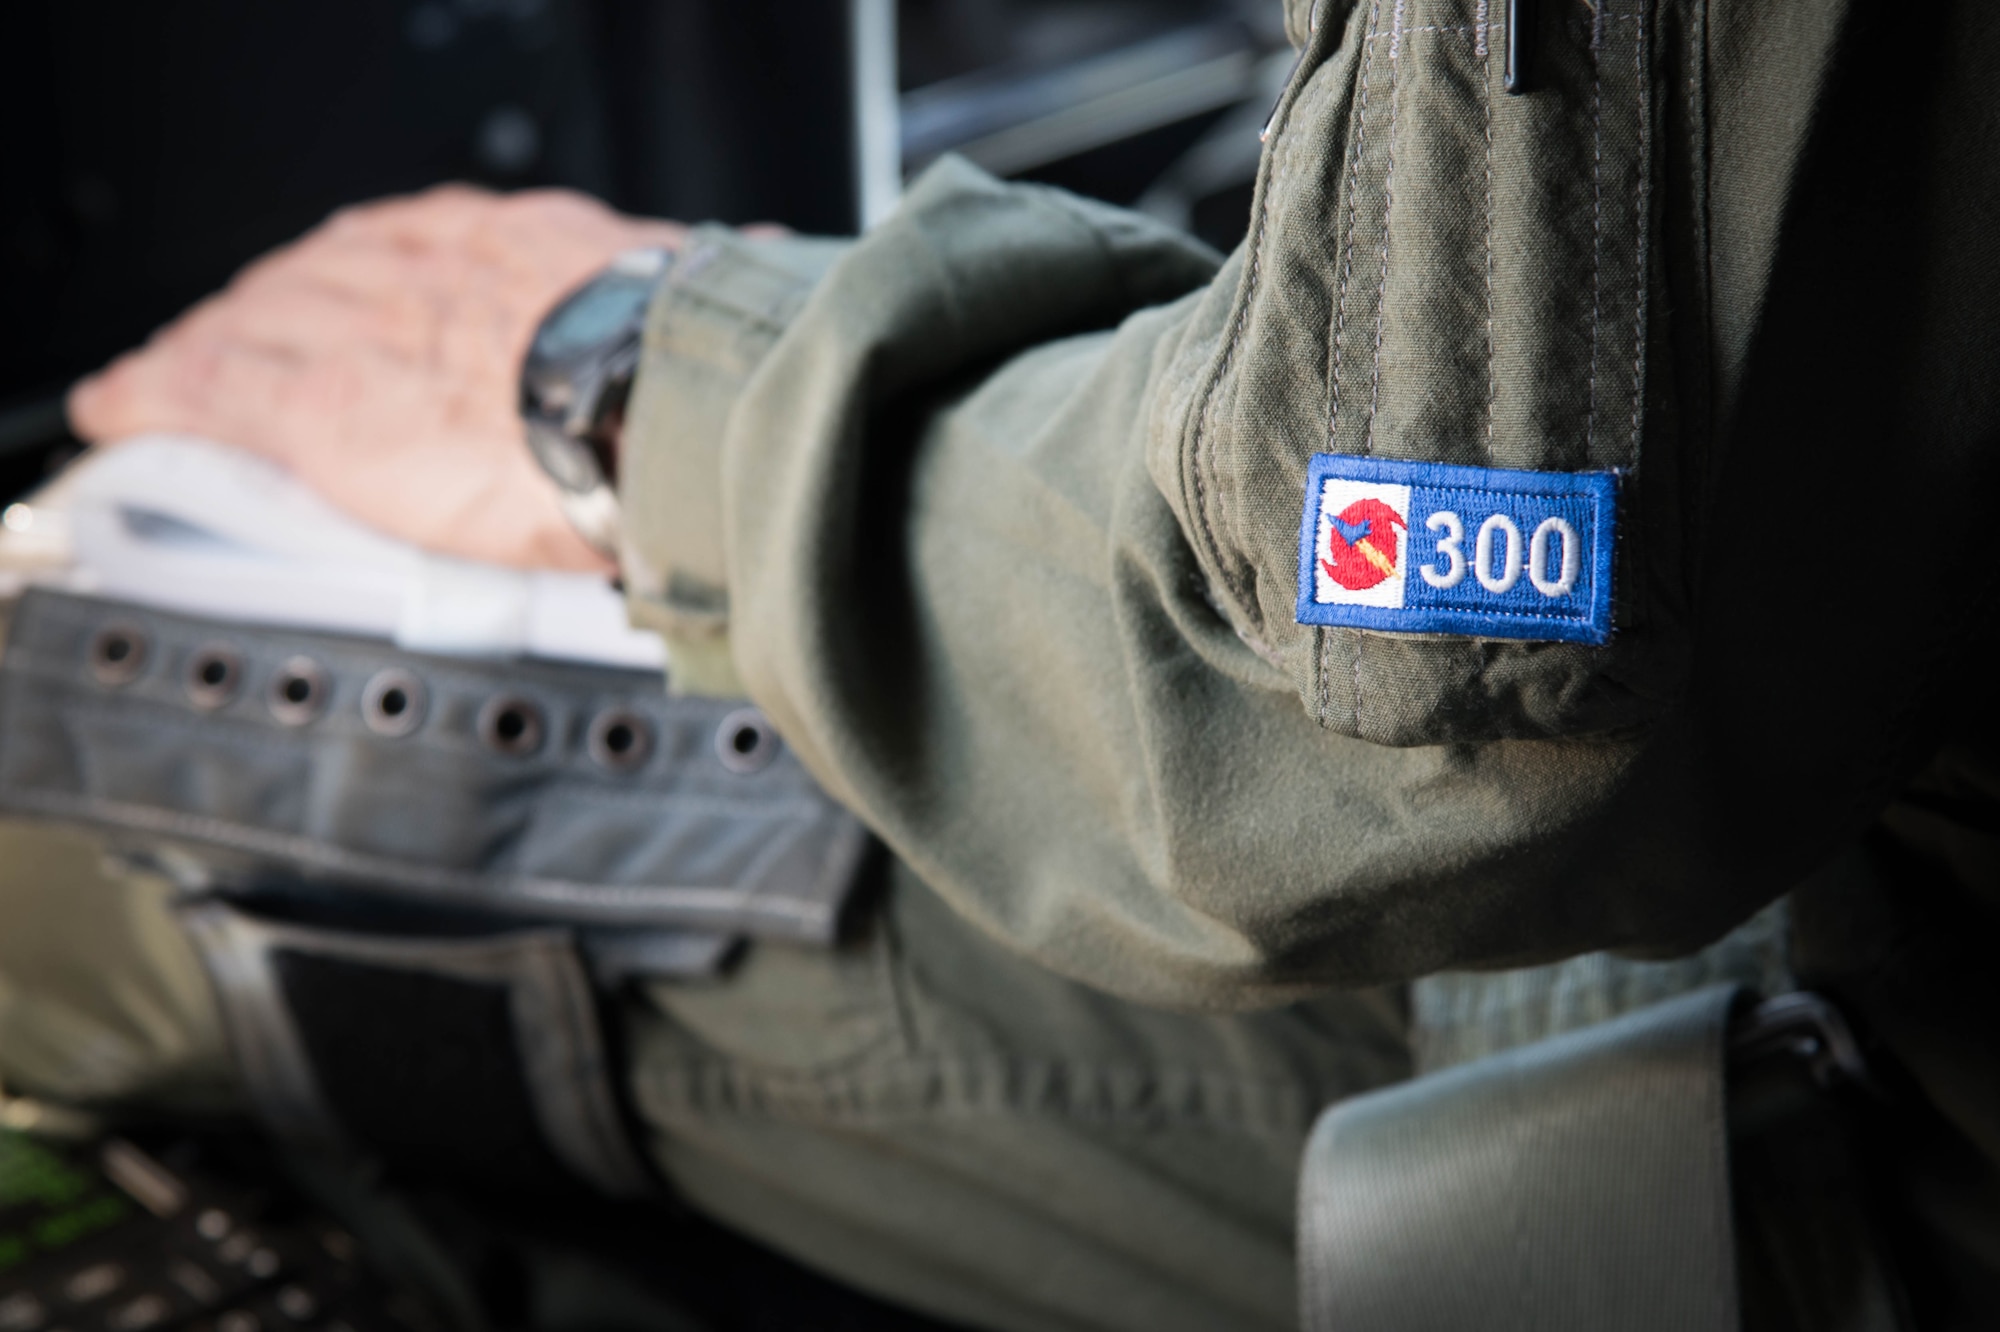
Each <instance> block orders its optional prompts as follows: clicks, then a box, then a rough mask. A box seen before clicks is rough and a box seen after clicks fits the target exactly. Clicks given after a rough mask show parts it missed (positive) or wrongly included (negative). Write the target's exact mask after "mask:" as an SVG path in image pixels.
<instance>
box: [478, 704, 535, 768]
mask: <svg viewBox="0 0 2000 1332" xmlns="http://www.w3.org/2000/svg"><path fill="white" fill-rule="evenodd" d="M544 729H545V728H544V726H543V724H542V710H541V709H540V708H539V707H537V706H536V705H535V704H533V703H531V702H530V701H528V700H527V699H525V698H519V697H516V696H514V695H509V694H502V695H500V696H499V697H498V698H494V699H490V700H488V701H487V704H486V706H485V707H483V708H481V709H480V710H479V738H480V740H482V741H484V742H485V745H486V747H487V748H488V749H490V750H492V751H493V752H494V753H496V754H505V755H507V756H508V757H509V758H526V757H527V756H528V755H530V754H532V753H534V752H535V751H536V750H538V749H540V748H541V747H542V733H543V730H544Z"/></svg>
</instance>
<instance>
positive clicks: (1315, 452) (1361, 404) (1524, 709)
mask: <svg viewBox="0 0 2000 1332" xmlns="http://www.w3.org/2000/svg"><path fill="white" fill-rule="evenodd" d="M1325 8H1326V9H1327V10H1328V11H1332V10H1334V9H1335V6H1333V5H1331V4H1329V5H1327V6H1325ZM1523 8H1528V7H1527V6H1523ZM1536 8H1539V9H1541V10H1542V15H1541V19H1540V23H1539V30H1538V32H1537V33H1536V34H1535V36H1534V39H1533V42H1532V46H1533V65H1532V80H1531V82H1530V83H1529V85H1528V88H1527V90H1526V91H1525V92H1523V93H1521V94H1520V95H1511V94H1509V93H1507V92H1506V91H1504V90H1503V77H1504V75H1503V67H1504V63H1505V54H1504V53H1505V49H1506V41H1507V33H1506V26H1505V24H1506V15H1505V9H1506V6H1504V5H1503V4H1501V3H1499V0H1492V3H1488V0H1361V2H1360V3H1358V4H1356V5H1354V6H1352V8H1351V9H1349V10H1347V11H1346V12H1345V13H1344V14H1341V13H1335V12H1325V13H1322V14H1321V15H1320V17H1319V30H1318V31H1317V32H1316V33H1315V34H1314V35H1313V38H1312V43H1313V44H1312V45H1311V46H1310V47H1309V48H1308V51H1307V54H1306V57H1305V59H1304V60H1303V61H1302V63H1301V70H1300V73H1299V74H1298V75H1297V76H1296V77H1295V80H1294V86H1293V87H1292V88H1291V89H1290V90H1288V92H1287V95H1286V97H1285V99H1284V100H1283V101H1282V102H1281V103H1280V106H1279V108H1278V111H1277V113H1276V115H1275V117H1274V120H1273V127H1272V132H1271V137H1270V147H1269V149H1268V151H1267V155H1266V161H1265V164H1264V170H1263V180H1262V182H1261V183H1260V191H1259V201H1258V205H1257V212H1256V215H1255V216H1254V218H1253V222H1252V230H1251V236H1250V240H1249V242H1248V245H1249V250H1248V254H1247V256H1246V260H1245V264H1244V277H1243V280H1242V283H1241V285H1240V288H1239V292H1238V296H1237V301H1238V306H1237V311H1236V315H1235V318H1234V319H1233V320H1232V327H1231V330H1230V332H1229V335H1228V337H1227V338H1226V340H1225V341H1224V344H1223V345H1222V347H1221V348H1220V349H1219V350H1218V351H1217V353H1216V354H1215V360H1214V364H1215V366H1216V367H1217V369H1215V371H1214V372H1213V375H1212V378H1211V381H1210V386H1209V389H1208V391H1207V395H1206V397H1205V398H1203V399H1202V400H1200V401H1198V402H1197V404H1196V413H1195V415H1196V418H1197V420H1196V424H1195V426H1194V428H1193V429H1191V430H1190V431H1189V432H1188V433H1187V435H1186V437H1185V443H1184V447H1185V448H1186V449H1188V450H1189V451H1190V453H1189V456H1188V458H1187V460H1186V464H1185V470H1186V472H1187V473H1188V475H1189V477H1190V478H1191V485H1190V486H1189V490H1190V492H1191V494H1190V506H1191V507H1192V508H1193V509H1194V510H1195V517H1196V522H1195V523H1193V524H1191V526H1192V527H1194V529H1195V537H1196V540H1197V544H1198V545H1203V544H1209V543H1212V544H1209V548H1208V549H1206V550H1205V551H1204V552H1203V553H1204V554H1205V555H1206V556H1207V559H1208V561H1209V563H1210V564H1211V568H1212V570H1213V573H1214V575H1215V577H1214V579H1213V581H1214V582H1215V583H1217V584H1219V586H1218V587H1217V591H1218V592H1219V593H1221V594H1222V595H1221V596H1219V597H1218V600H1220V601H1222V602H1224V603H1225V605H1226V606H1227V607H1228V609H1229V610H1230V611H1231V612H1233V616H1232V618H1235V617H1240V621H1241V627H1242V628H1243V630H1244V632H1245V633H1246V636H1247V637H1250V638H1252V640H1253V641H1254V642H1258V643H1260V644H1262V645H1264V646H1266V647H1267V648H1268V649H1269V653H1268V655H1270V656H1272V657H1273V658H1274V659H1277V660H1280V661H1282V662H1283V663H1284V664H1285V665H1286V666H1287V667H1288V668H1289V669H1290V671H1291V674H1292V675H1293V677H1294V679H1295V681H1296V683H1297V684H1298V686H1299V689H1300V692H1301V695H1302V697H1303V699H1304V700H1305V702H1306V705H1307V707H1308V709H1309V711H1311V712H1312V713H1313V715H1314V716H1315V717H1316V718H1317V719H1318V720H1319V721H1320V723H1321V724H1322V725H1324V726H1326V727H1328V728H1330V729H1333V730H1336V731H1340V732H1344V733H1346V734H1349V735H1354V736H1358V737H1360V738H1363V739H1368V740H1373V741H1376V742H1379V743H1384V744H1392V745H1413V744H1437V743H1453V742H1467V741H1484V740H1491V739H1499V738H1509V737H1549V736H1573V735H1583V734H1589V733H1593V732H1607V731H1622V730H1625V729H1627V728H1630V727H1632V726H1634V725H1638V724H1642V723H1644V722H1645V721H1646V720H1647V719H1649V718H1650V716H1651V715H1652V714H1653V712H1654V710H1655V708H1656V706H1657V703H1658V700H1659V699H1660V698H1661V697H1663V696H1664V695H1665V694H1667V693H1668V692H1670V690H1671V688H1672V682H1673V679H1674V676H1675V672H1676V669H1677V668H1676V666H1675V664H1674V663H1675V661H1676V660H1677V654H1676V652H1675V651H1674V650H1673V649H1672V648H1671V647H1670V646H1665V645H1663V641H1662V639H1661V638H1660V636H1659V635H1657V634H1655V633H1654V632H1653V631H1654V630H1655V629H1656V628H1658V624H1657V623H1656V622H1657V621H1658V620H1659V618H1660V613H1659V610H1658V608H1657V607H1655V606H1653V605H1651V604H1650V599H1651V598H1652V597H1653V595H1654V593H1655V591H1656V590H1657V589H1656V587H1655V584H1662V583H1663V584H1665V585H1667V586H1669V587H1671V586H1673V585H1675V584H1676V582H1677V579H1676V578H1675V576H1674V575H1673V574H1672V573H1669V574H1668V576H1667V577H1666V578H1664V579H1662V578H1661V577H1660V572H1659V570H1658V569H1656V568H1653V567H1649V562H1650V561H1652V560H1654V559H1655V558H1656V557H1657V554H1658V552H1657V551H1654V550H1652V549H1650V548H1649V546H1648V545H1647V539H1646V537H1645V534H1646V533H1648V532H1650V531H1652V530H1655V529H1658V528H1659V527H1661V526H1662V525H1663V524H1665V525H1671V523H1672V522H1673V521H1674V518H1673V514H1672V512H1671V507H1672V503H1673V494H1674V486H1673V485H1672V484H1666V485H1656V484H1654V478H1653V476H1652V475H1651V473H1653V472H1655V471H1669V470H1670V468H1671V464H1670V465H1669V467H1665V468H1663V467H1660V466H1657V465H1655V464H1654V462H1653V458H1652V454H1653V453H1655V452H1658V451H1660V450H1661V448H1662V445H1663V443H1664V441H1663V439H1662V438H1661V431H1662V430H1663V429H1666V428H1668V426H1667V425H1665V424H1663V422H1662V421H1661V419H1660V417H1661V413H1659V412H1658V411H1657V410H1656V409H1655V399H1656V397H1657V394H1656V393H1655V392H1654V391H1653V390H1652V389H1650V388H1649V384H1652V383H1653V382H1654V374H1653V371H1654V367H1652V366H1650V365H1649V361H1648V351H1649V347H1650V346H1651V345H1652V343H1653V341H1654V340H1653V339H1651V338H1649V336H1648V328H1649V321H1650V320H1651V319H1652V318H1653V309H1652V306H1653V302H1652V300H1651V285H1652V282H1653V278H1654V274H1655V258H1656V256H1655V247H1654V244H1653V234H1654V232H1655V230H1656V226H1655V217H1656V213H1657V211H1658V209H1657V207H1656V193H1657V191H1656V189H1655V185H1654V176H1655V171H1654V160H1655V153H1654V143H1655V139H1656V138H1657V134H1656V132H1655V122H1656V120H1657V119H1658V115H1657V111H1656V106H1655V103H1656V101H1657V100H1658V99H1657V97H1656V93H1655V72H1654V69H1653V60H1652V46H1653V39H1652V35H1651V29H1652V27H1653V25H1654V17H1653V12H1652V10H1653V0H1598V3H1597V4H1596V5H1595V6H1594V7H1593V6H1591V5H1588V4H1584V3H1569V4H1551V3H1544V4H1542V5H1540V6H1536ZM1343 19H1344V22H1343ZM1642 444H1644V445H1647V447H1645V448H1642ZM1666 447H1667V449H1668V450H1671V445H1670V444H1666ZM1324 455H1335V456H1337V457H1346V458H1360V459H1380V460H1394V461H1408V462H1415V463H1438V464H1449V465H1455V466H1458V467H1470V468H1480V469H1494V470H1496V471H1500V472H1517V471H1525V472H1535V473H1544V474H1561V473H1579V472H1590V473H1597V474H1600V475H1602V476H1605V477H1607V478H1610V479H1609V480H1608V481H1607V482H1606V483H1605V485H1606V486H1607V487H1608V488H1609V487H1615V494H1616V504H1617V514H1616V522H1615V523H1610V524H1607V525H1606V527H1605V529H1604V540H1605V542H1606V543H1607V544H1611V545H1615V553H1613V554H1607V556H1606V558H1607V560H1609V562H1610V567H1611V583H1612V595H1611V599H1610V610H1609V616H1610V626H1611V629H1612V631H1611V632H1609V633H1608V635H1603V636H1602V637H1604V638H1605V641H1602V642H1561V641H1537V639H1536V636H1535V635H1533V634H1532V633H1521V634H1514V635H1504V636H1503V635H1501V634H1497V633H1496V634H1491V635H1481V634H1479V633H1477V632H1473V633H1467V634H1444V633H1437V632H1434V631H1430V630H1428V629H1426V628H1425V627H1424V626H1423V624H1422V623H1421V622H1418V623H1413V624H1412V625H1411V627H1410V628H1409V629H1407V630H1402V629H1397V628H1395V627H1393V626H1394V624H1395V623H1396V621H1395V617H1394V616H1385V617H1377V618H1378V619H1379V620H1381V621H1382V622H1383V623H1384V625H1386V626H1388V627H1373V628H1359V627H1352V626H1343V625H1329V624H1323V623H1313V624H1305V623H1301V620H1303V619H1306V618H1308V617H1306V616H1305V615H1303V614H1301V612H1300V611H1299V606H1300V605H1301V604H1302V601H1301V591H1300V582H1301V580H1302V578H1303V577H1304V575H1305V573H1306V572H1310V570H1311V568H1312V567H1313V566H1312V564H1311V562H1309V561H1306V560H1303V559H1302V558H1301V555H1300V549H1301V540H1302V538H1301V535H1300V532H1301V503H1302V502H1304V503H1308V504H1309V503H1311V502H1312V498H1313V497H1308V496H1306V494H1305V492H1306V489H1307V484H1308V483H1307V473H1308V469H1309V467H1310V466H1311V465H1312V460H1313V459H1314V457H1315V456H1324ZM1668 479H1669V480H1670V481H1671V477H1669V478H1668ZM1663 505H1664V506H1666V507H1665V508H1663V507H1662V506H1663ZM1481 516H1482V515H1481V514H1468V515H1466V516H1465V521H1466V523H1467V534H1468V537H1467V542H1466V550H1467V551H1468V552H1470V551H1471V549H1472V545H1471V541H1470V532H1471V530H1472V529H1473V528H1474V527H1476V526H1477V525H1478V522H1479V520H1480V518H1481ZM1399 517H1401V516H1399ZM1410 521H1411V523H1412V526H1411V529H1410V530H1411V532H1412V538H1411V539H1410V540H1409V541H1408V542H1407V549H1406V552H1405V553H1406V554H1408V555H1415V554H1416V551H1417V547H1418V545H1419V544H1420V542H1419V540H1418V538H1419V537H1421V535H1422V534H1421V533H1420V532H1418V531H1417V528H1416V526H1415V523H1416V519H1415V518H1414V517H1413V518H1411V519H1410ZM1509 521H1512V519H1509ZM1522 535H1523V540H1522V541H1521V542H1519V543H1517V544H1518V546H1519V553H1520V554H1521V559H1520V560H1517V561H1516V563H1518V564H1522V565H1523V567H1525V561H1526V555H1527V554H1528V553H1529V547H1530V545H1531V544H1532V543H1531V542H1530V541H1529V540H1527V533H1525V532H1524V533H1523V534H1522ZM1513 552H1514V548H1513V547H1508V548H1507V550H1506V551H1505V552H1502V554H1495V555H1494V556H1493V560H1494V562H1495V568H1494V570H1493V577H1491V578H1485V579H1482V580H1481V581H1482V582H1484V583H1485V584H1486V585H1487V586H1488V587H1489V588H1494V589H1500V590H1505V589H1507V588H1511V587H1513V586H1514V584H1515V582H1516V580H1514V579H1509V578H1506V577H1505V574H1506V570H1505V569H1503V568H1500V567H1499V566H1500V564H1501V563H1502V555H1503V554H1511V553H1513ZM1364 553H1366V552H1364ZM1382 554H1383V557H1384V558H1383V559H1382V560H1377V561H1376V563H1377V564H1378V565H1382V564H1384V563H1393V562H1395V561H1396V560H1397V559H1398V554H1397V550H1396V548H1395V547H1394V546H1393V543H1392V544H1391V545H1390V546H1386V547H1384V548H1383V551H1382ZM1302 571H1304V572H1302ZM1363 572H1364V573H1366V572H1367V571H1366V570H1364V571H1363ZM1394 572H1395V573H1396V576H1397V577H1398V578H1401V577H1402V576H1403V572H1402V571H1400V570H1397V571H1394ZM1516 572H1518V570H1517V571H1516ZM1370 576H1371V577H1372V576H1373V575H1370ZM1544 581H1545V582H1546V583H1547V585H1548V586H1549V587H1554V586H1557V580H1555V579H1554V578H1553V576H1551V577H1550V578H1548V579H1546V580H1544ZM1411 582H1412V586H1414V585H1415V584H1414V576H1413V575H1412V577H1411ZM1521 585H1522V586H1526V585H1527V584H1526V583H1525V582H1522V584H1521ZM1308 590H1309V589H1308ZM1466 591H1467V592H1468V593H1471V594H1474V599H1475V600H1476V594H1477V593H1478V589H1477V588H1476V587H1473V586H1472V585H1471V583H1470V582H1468V584H1467V589H1466ZM1495 595H1496V596H1498V595H1499V592H1498V591H1496V593H1495ZM1385 604H1386V603H1385ZM1398 604H1400V603H1398ZM1475 609H1476V608H1475ZM1669 618H1671V617H1669ZM1550 637H1554V635H1551V636H1550Z"/></svg>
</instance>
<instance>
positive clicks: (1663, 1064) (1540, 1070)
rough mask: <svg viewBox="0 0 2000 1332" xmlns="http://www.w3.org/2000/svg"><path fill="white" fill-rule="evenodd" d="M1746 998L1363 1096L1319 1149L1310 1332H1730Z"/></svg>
mask: <svg viewBox="0 0 2000 1332" xmlns="http://www.w3.org/2000/svg"><path fill="white" fill-rule="evenodd" d="M1736 994H1737V990H1736V987H1734V986H1730V985H1719V986H1714V987H1712V988H1709V989H1705V990H1699V991H1696V992H1694V993H1692V994H1687V995H1683V996H1680V997H1678V998H1676V999H1672V1000H1669V1001H1667V1002H1665V1003H1661V1004H1657V1005H1655V1006H1653V1007H1651V1008H1647V1009H1643V1010H1640V1011H1639V1012H1635V1013H1630V1014H1627V1015H1625V1016H1623V1017H1620V1018H1617V1019H1615V1020H1613V1021H1610V1022H1605V1023H1602V1024H1600V1025H1598V1026H1594V1027H1588V1028H1585V1029H1582V1030H1579V1031H1573V1032H1569V1033H1567V1034H1565V1035H1562V1036H1558V1037H1555V1038H1553V1039H1550V1040H1545V1041H1541V1042H1538V1043H1536V1044H1534V1045H1529V1046H1524V1047H1520V1048H1518V1049H1514V1050H1508V1051H1505V1052H1502V1053H1500V1054H1496V1055H1491V1056H1488V1057H1487V1058H1484V1059H1481V1060H1478V1061H1476V1062H1474V1063H1470V1064H1465V1065H1461V1066H1459V1067H1456V1068H1452V1069H1447V1070H1445V1071H1443V1072H1440V1073H1436V1074H1432V1075H1430V1076H1428V1077H1423V1078H1419V1079H1416V1080H1415V1081H1412V1082H1407V1083H1403V1084H1401V1085H1399V1086H1395V1087H1390V1088H1386V1089H1384V1090H1381V1091H1377V1092H1372V1093H1370V1094H1368V1095H1364V1096H1357V1097H1354V1098H1352V1099H1350V1100H1347V1101H1343V1102H1341V1103H1340V1104H1338V1105H1336V1106H1334V1107H1332V1108H1331V1109H1329V1110H1328V1111H1326V1113H1325V1114H1323V1115H1322V1116H1321V1117H1320V1120H1319V1122H1318V1124H1317V1125H1315V1127H1314V1129H1313V1133H1312V1138H1311V1140H1310V1142H1309V1143H1308V1145H1307V1147H1306V1158H1305V1169H1304V1173H1303V1177H1302V1180H1301V1185H1300V1196H1299V1258H1300V1281H1301V1296H1302V1301H1303V1320H1302V1321H1303V1324H1304V1327H1305V1328H1306V1329H1307V1332H1463V1329H1466V1328H1479V1329H1481V1332H1600V1330H1601V1329H1605V1328H1618V1329H1620V1332H1734V1329H1736V1328H1737V1326H1738V1313H1737V1286H1736V1260H1735V1252H1736V1248H1735V1241H1734V1235H1733V1231H1732V1227H1731V1220H1730V1193H1729V1162H1728V1141H1727V1126H1726V1122H1725V1119H1724V1115H1723V1079H1724V1055H1725V1036H1726V1028H1727V1023H1728V1019H1729V1015H1730V1009H1731V1007H1732V1005H1733V1003H1734V1000H1735V998H1736Z"/></svg>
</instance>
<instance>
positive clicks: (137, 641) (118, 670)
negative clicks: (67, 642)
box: [90, 624, 148, 685]
mask: <svg viewBox="0 0 2000 1332" xmlns="http://www.w3.org/2000/svg"><path fill="white" fill-rule="evenodd" d="M147 655H148V647H147V642H146V631H145V630H143V629H141V628H139V627H138V626H137V625H132V624H107V625H105V626H104V627H103V628H102V629H99V630H98V631H97V633H96V634H95V635H94V636H92V638H91V640H90V673H91V674H92V675H94V676H96V677H97V682H98V683H99V684H105V685H122V684H131V683H132V682H133V681H134V680H136V679H138V678H139V672H141V671H143V670H145V669H146V657H147Z"/></svg>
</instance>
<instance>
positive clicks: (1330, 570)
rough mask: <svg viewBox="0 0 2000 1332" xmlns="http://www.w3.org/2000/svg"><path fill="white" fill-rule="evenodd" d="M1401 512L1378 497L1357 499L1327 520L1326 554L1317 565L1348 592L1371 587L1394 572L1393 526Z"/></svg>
mask: <svg viewBox="0 0 2000 1332" xmlns="http://www.w3.org/2000/svg"><path fill="white" fill-rule="evenodd" d="M1407 526H1408V524H1407V523H1405V522H1404V521H1403V515H1402V514H1400V513H1397V512H1396V511H1395V510H1394V509H1392V508H1390V507H1389V506H1388V505H1386V504H1384V503H1383V502H1382V501H1381V500H1378V499H1358V500H1356V501H1354V503H1352V504H1350V505H1348V506H1347V507H1346V508H1344V509H1342V510H1341V511H1340V514H1339V516H1338V517H1335V518H1333V519H1332V520H1330V521H1329V522H1328V523H1327V533H1326V556H1325V558H1323V559H1321V560H1320V562H1319V567H1320V568H1322V569H1324V570H1326V576H1327V577H1328V578H1331V579H1332V580H1333V581H1334V582H1336V583H1338V584H1340V585H1341V586H1342V587H1344V588H1346V589H1347V590H1348V591H1350V592H1359V591H1362V590H1363V589H1365V588H1370V587H1373V586H1375V585H1376V584H1377V583H1379V582H1381V581H1382V580H1383V579H1384V578H1387V577H1388V576H1389V575H1390V574H1392V573H1394V572H1396V551H1397V549H1398V548H1399V547H1400V545H1401V544H1402V543H1400V542H1399V541H1397V540H1396V529H1397V528H1399V527H1407Z"/></svg>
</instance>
